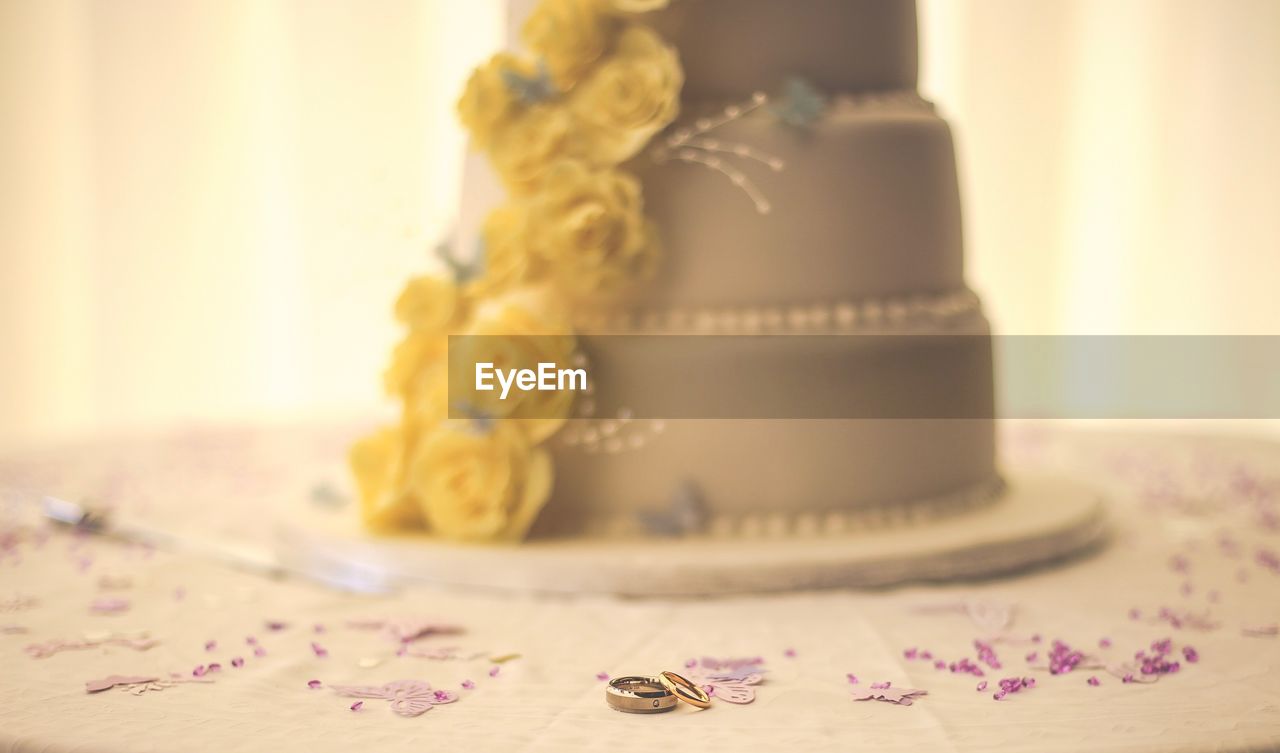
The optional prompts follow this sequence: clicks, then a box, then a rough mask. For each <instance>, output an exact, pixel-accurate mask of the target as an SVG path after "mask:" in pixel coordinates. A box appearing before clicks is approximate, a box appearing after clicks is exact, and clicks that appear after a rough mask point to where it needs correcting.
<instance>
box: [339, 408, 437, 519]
mask: <svg viewBox="0 0 1280 753" xmlns="http://www.w3.org/2000/svg"><path fill="white" fill-rule="evenodd" d="M404 439H405V435H404V432H403V430H402V429H400V428H398V427H396V428H390V429H382V430H380V431H378V432H376V433H374V434H371V435H369V436H367V437H365V438H363V439H361V440H360V441H358V442H356V443H355V445H353V446H352V448H351V454H350V457H349V461H350V464H351V472H352V474H353V475H354V476H355V479H356V486H357V487H358V489H359V492H360V516H361V518H363V519H364V523H365V525H366V526H368V527H369V528H370V529H373V530H375V531H393V530H398V529H405V528H417V527H420V526H421V525H422V518H421V513H420V512H419V509H418V506H417V505H416V504H415V503H414V500H413V499H412V498H411V497H410V496H409V495H408V494H407V493H406V489H405V486H404V475H405V474H404V470H405V469H404V462H403V459H404V454H405V453H404V451H405V443H404Z"/></svg>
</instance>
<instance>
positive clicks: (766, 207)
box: [630, 92, 964, 306]
mask: <svg viewBox="0 0 1280 753" xmlns="http://www.w3.org/2000/svg"><path fill="white" fill-rule="evenodd" d="M712 115H714V113H713V114H712ZM697 120H698V116H697V115H696V114H691V115H689V116H687V117H685V118H682V120H681V122H680V123H679V124H677V127H676V128H675V129H674V132H679V130H680V129H681V128H682V127H690V126H692V125H693V124H695V123H696V122H697ZM695 141H696V142H697V145H695V146H692V147H685V146H681V147H674V148H668V149H664V148H663V147H662V145H659V147H658V148H657V149H656V150H654V151H651V152H649V153H646V154H645V155H642V156H641V157H640V158H639V159H637V160H636V162H635V164H634V165H633V167H634V169H636V170H637V171H638V173H639V174H640V177H641V180H642V181H643V184H644V197H645V206H646V211H647V212H648V213H649V215H650V216H651V217H652V219H653V220H654V221H655V222H656V224H657V226H658V228H659V229H660V231H661V234H662V240H663V245H664V247H665V253H664V256H663V259H662V263H661V264H660V267H659V269H660V271H659V272H658V273H657V276H656V278H655V279H654V280H652V281H651V282H650V283H649V284H647V285H645V286H643V287H642V288H639V289H637V290H635V291H634V293H633V294H632V297H631V301H630V302H631V303H639V302H640V301H643V302H644V303H645V304H647V305H675V306H685V305H694V304H696V305H703V306H717V305H732V304H737V303H742V302H745V301H750V302H753V303H756V304H773V303H784V302H785V303H795V302H802V301H805V300H830V299H840V298H849V297H853V298H863V297H877V296H880V297H886V296H899V295H910V294H921V293H930V292H940V291H948V290H955V289H959V288H963V287H964V279H963V277H964V258H963V257H964V255H963V241H962V237H961V219H960V198H959V189H958V185H957V178H956V160H955V151H954V147H953V144H952V138H951V131H950V128H949V127H948V126H947V123H946V121H944V120H943V119H941V118H940V117H938V116H937V115H936V114H935V113H934V111H933V108H932V106H931V105H929V104H928V103H927V102H925V101H923V100H921V99H920V98H919V97H918V96H916V95H915V94H914V93H913V92H897V93H893V94H886V95H876V96H869V97H862V98H860V99H856V100H855V99H852V98H843V99H838V100H836V101H835V102H833V103H832V105H831V107H830V108H829V110H828V112H827V113H826V114H825V115H824V116H823V117H821V118H818V119H816V120H814V121H813V122H812V123H810V124H808V125H807V126H805V127H795V126H791V125H787V124H785V123H784V122H781V121H780V120H779V119H778V118H777V117H775V116H773V115H771V114H769V113H768V111H767V108H761V109H759V110H757V111H756V112H755V113H752V114H751V115H748V116H746V117H742V118H739V119H737V120H733V121H731V122H728V123H725V124H724V125H722V126H720V127H718V128H715V129H714V130H713V131H711V132H709V133H707V134H706V135H705V136H703V137H699V138H698V139H695ZM770 161H772V162H773V164H772V165H771V164H769V162H770ZM753 191H754V193H755V194H756V195H755V196H754V197H753V196H752V193H753Z"/></svg>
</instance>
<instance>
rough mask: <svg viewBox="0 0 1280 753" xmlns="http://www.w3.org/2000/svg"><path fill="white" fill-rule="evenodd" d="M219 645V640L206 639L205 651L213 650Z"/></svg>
mask: <svg viewBox="0 0 1280 753" xmlns="http://www.w3.org/2000/svg"><path fill="white" fill-rule="evenodd" d="M217 647H218V642H217V641H205V642H204V650H205V651H212V650H214V649H215V648H217Z"/></svg>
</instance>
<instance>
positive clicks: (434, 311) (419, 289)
mask: <svg viewBox="0 0 1280 753" xmlns="http://www.w3.org/2000/svg"><path fill="white" fill-rule="evenodd" d="M461 304H462V301H461V297H460V296H459V295H458V288H457V286H456V285H454V284H453V282H451V281H449V280H445V279H442V278H439V277H415V278H413V279H412V280H409V282H408V284H407V285H405V286H404V290H403V291H402V292H401V293H400V297H399V298H397V299H396V306H395V313H396V319H398V320H400V321H401V322H403V323H404V324H407V325H409V329H410V330H412V331H414V332H417V333H421V334H424V335H432V334H440V333H442V332H446V331H448V329H449V328H450V327H452V326H454V325H455V324H456V323H457V322H458V320H459V319H461V318H462V315H463V313H464V312H463V306H462V305H461Z"/></svg>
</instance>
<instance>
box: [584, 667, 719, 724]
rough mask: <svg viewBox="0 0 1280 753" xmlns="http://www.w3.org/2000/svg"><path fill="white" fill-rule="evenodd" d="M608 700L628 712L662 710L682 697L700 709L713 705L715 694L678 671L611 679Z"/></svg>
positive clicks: (606, 691) (668, 707) (672, 705)
mask: <svg viewBox="0 0 1280 753" xmlns="http://www.w3.org/2000/svg"><path fill="white" fill-rule="evenodd" d="M604 700H605V701H606V702H607V703H608V704H609V706H611V707H612V708H614V709H617V710H618V711H625V712H627V713H628V714H660V713H662V712H663V711H670V710H671V709H674V708H675V707H676V704H677V703H679V702H680V701H684V702H685V703H687V704H689V705H691V706H696V707H698V708H700V709H705V708H707V707H708V706H710V705H711V696H710V695H707V692H706V691H705V690H703V689H702V688H700V687H698V686H697V685H694V684H693V683H692V682H691V681H689V680H688V679H686V678H684V677H681V676H680V675H678V674H676V673H675V672H663V673H662V674H660V675H658V676H657V677H650V676H648V675H632V676H630V677H619V678H617V679H616V680H611V681H610V682H609V686H608V687H606V688H605V689H604Z"/></svg>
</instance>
